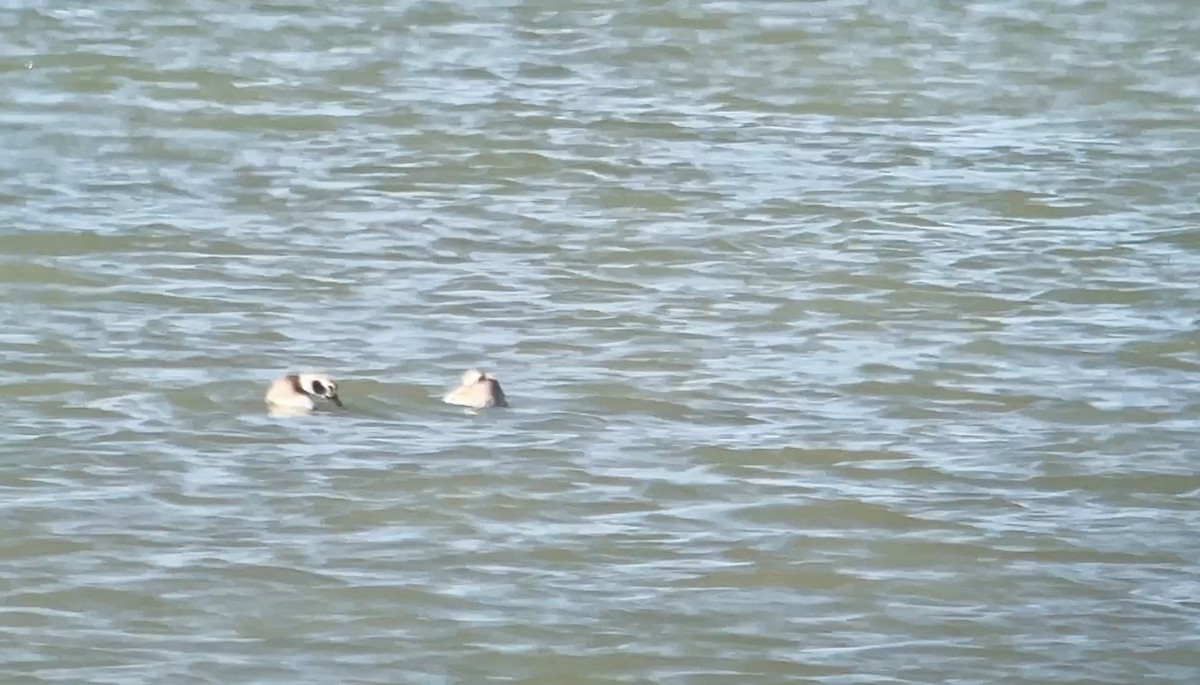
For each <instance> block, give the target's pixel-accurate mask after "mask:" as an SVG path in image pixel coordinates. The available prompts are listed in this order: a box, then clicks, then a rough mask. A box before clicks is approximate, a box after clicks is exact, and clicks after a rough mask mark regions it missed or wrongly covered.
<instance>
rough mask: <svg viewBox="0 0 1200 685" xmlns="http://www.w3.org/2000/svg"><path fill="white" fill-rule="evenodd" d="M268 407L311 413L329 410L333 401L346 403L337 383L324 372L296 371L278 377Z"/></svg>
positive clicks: (268, 391) (270, 393)
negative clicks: (340, 394)
mask: <svg viewBox="0 0 1200 685" xmlns="http://www.w3.org/2000/svg"><path fill="white" fill-rule="evenodd" d="M266 400H267V407H268V408H269V409H271V410H272V412H273V413H281V414H292V413H300V414H307V413H309V412H312V411H315V410H317V409H327V408H329V404H331V403H332V404H334V405H336V406H338V407H341V406H343V405H342V400H341V398H339V397H338V393H337V382H336V381H334V380H333V379H332V378H330V377H329V375H327V374H324V373H292V374H288V375H286V376H281V377H279V378H276V379H275V381H274V382H273V383H271V387H270V388H269V389H268V390H267V397H266Z"/></svg>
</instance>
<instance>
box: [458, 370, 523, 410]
mask: <svg viewBox="0 0 1200 685" xmlns="http://www.w3.org/2000/svg"><path fill="white" fill-rule="evenodd" d="M442 401H444V402H445V403H446V404H455V405H459V406H462V407H470V408H472V409H486V408H488V407H507V406H508V400H507V399H506V398H505V397H504V390H503V389H502V388H501V387H500V381H498V380H496V377H495V376H492V375H489V374H487V373H485V372H483V371H480V370H479V369H467V370H466V371H465V372H463V375H462V385H460V386H458V387H457V388H455V389H453V390H451V391H450V392H448V393H446V394H445V396H443V397H442Z"/></svg>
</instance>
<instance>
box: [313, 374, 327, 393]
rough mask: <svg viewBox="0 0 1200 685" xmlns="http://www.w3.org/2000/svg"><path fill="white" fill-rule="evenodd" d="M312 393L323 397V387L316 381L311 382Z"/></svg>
mask: <svg viewBox="0 0 1200 685" xmlns="http://www.w3.org/2000/svg"><path fill="white" fill-rule="evenodd" d="M312 391H313V394H314V395H321V396H324V395H325V385H324V384H323V383H321V381H319V380H317V379H315V378H314V379H313V380H312Z"/></svg>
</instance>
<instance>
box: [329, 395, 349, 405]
mask: <svg viewBox="0 0 1200 685" xmlns="http://www.w3.org/2000/svg"><path fill="white" fill-rule="evenodd" d="M329 401H330V402H333V403H334V404H336V405H337V406H339V407H345V406H346V405H344V404H342V399H341V398H340V397H338V396H337V395H330V396H329Z"/></svg>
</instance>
